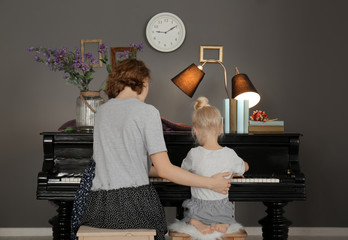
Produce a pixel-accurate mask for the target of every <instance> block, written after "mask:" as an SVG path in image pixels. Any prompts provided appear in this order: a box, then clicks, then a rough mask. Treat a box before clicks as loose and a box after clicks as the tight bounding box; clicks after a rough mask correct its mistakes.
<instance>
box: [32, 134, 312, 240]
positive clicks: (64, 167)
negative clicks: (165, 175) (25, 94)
mask: <svg viewBox="0 0 348 240" xmlns="http://www.w3.org/2000/svg"><path fill="white" fill-rule="evenodd" d="M41 135H42V136H43V151H44V159H43V165H42V170H41V172H39V173H38V179H37V199H39V200H49V201H53V202H54V203H55V204H57V205H58V210H57V212H58V215H57V216H55V217H54V218H52V219H50V223H51V224H52V229H53V239H54V240H58V239H59V240H67V239H70V217H71V209H72V204H73V200H74V196H75V192H76V190H77V188H78V185H79V182H80V178H81V175H82V173H83V171H84V169H85V167H86V166H87V164H88V163H89V160H90V157H91V156H92V153H93V134H91V133H62V132H44V133H41ZM300 137H301V134H298V133H282V134H225V135H224V136H223V137H221V139H220V140H219V141H220V144H221V145H222V146H227V147H230V148H232V149H234V150H235V151H236V153H237V154H238V155H239V156H240V157H241V158H242V159H244V160H245V161H246V162H248V163H249V166H250V170H249V171H248V172H247V173H246V174H245V178H236V179H233V182H232V185H231V188H230V192H229V197H230V200H231V201H250V202H251V201H254V202H255V201H260V202H263V203H264V205H265V206H266V208H267V209H266V213H267V215H266V216H265V217H264V218H262V219H261V220H260V221H259V223H260V224H261V226H262V232H263V239H287V238H288V228H289V226H290V225H291V222H290V221H289V220H287V219H286V218H285V217H284V216H283V212H284V210H283V207H284V206H285V205H286V204H287V203H288V202H291V201H297V200H305V199H306V192H305V177H304V174H303V173H302V172H301V170H300V161H299V146H300ZM164 139H165V142H166V145H167V149H168V154H169V157H170V160H171V162H172V163H173V164H174V165H177V166H181V162H182V160H183V159H184V158H185V157H186V154H187V152H188V151H189V150H190V149H191V148H192V147H195V146H196V144H195V141H194V139H193V138H192V136H191V133H190V132H164ZM150 180H151V182H152V184H153V185H154V186H155V188H156V190H157V192H158V194H159V197H160V199H161V202H162V204H163V206H172V207H176V208H177V217H178V218H180V217H181V216H182V209H181V204H182V202H183V201H184V200H185V199H188V198H190V197H191V194H190V188H189V187H186V186H181V185H177V184H175V183H172V182H168V181H166V180H163V179H156V178H155V179H150Z"/></svg>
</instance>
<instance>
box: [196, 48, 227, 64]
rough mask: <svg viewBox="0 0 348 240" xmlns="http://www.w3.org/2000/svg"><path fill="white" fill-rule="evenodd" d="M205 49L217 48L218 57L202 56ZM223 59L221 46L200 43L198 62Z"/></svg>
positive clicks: (220, 60) (215, 61)
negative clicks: (207, 57)
mask: <svg viewBox="0 0 348 240" xmlns="http://www.w3.org/2000/svg"><path fill="white" fill-rule="evenodd" d="M205 50H217V51H218V54H219V55H218V58H217V59H206V58H205V57H204V51H205ZM222 60H223V46H206V45H201V46H200V51H199V62H208V63H217V62H221V63H222Z"/></svg>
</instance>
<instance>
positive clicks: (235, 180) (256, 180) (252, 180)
mask: <svg viewBox="0 0 348 240" xmlns="http://www.w3.org/2000/svg"><path fill="white" fill-rule="evenodd" d="M150 182H170V181H169V180H167V179H163V178H153V177H150ZM232 183H280V179H278V178H233V179H232Z"/></svg>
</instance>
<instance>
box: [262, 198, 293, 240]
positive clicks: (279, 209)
mask: <svg viewBox="0 0 348 240" xmlns="http://www.w3.org/2000/svg"><path fill="white" fill-rule="evenodd" d="M263 204H264V205H266V207H267V209H266V213H267V216H266V217H264V218H262V219H261V220H260V221H259V223H260V224H261V225H262V236H263V239H264V240H268V239H275V240H286V239H288V232H289V226H290V225H291V222H290V221H289V220H288V219H286V218H285V217H284V216H283V213H284V209H283V207H284V206H285V205H287V204H288V203H287V202H264V203H263Z"/></svg>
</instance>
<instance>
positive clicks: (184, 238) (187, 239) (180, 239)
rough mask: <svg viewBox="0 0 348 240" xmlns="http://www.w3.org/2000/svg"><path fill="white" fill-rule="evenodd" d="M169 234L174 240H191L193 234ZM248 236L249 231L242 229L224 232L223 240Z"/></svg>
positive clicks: (234, 239) (240, 239)
mask: <svg viewBox="0 0 348 240" xmlns="http://www.w3.org/2000/svg"><path fill="white" fill-rule="evenodd" d="M169 236H171V237H172V240H191V236H190V235H188V234H186V233H179V232H172V231H169ZM246 236H248V234H247V232H246V231H245V230H244V229H242V230H240V231H239V232H235V233H226V234H224V235H223V236H222V240H244V239H245V238H246Z"/></svg>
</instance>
